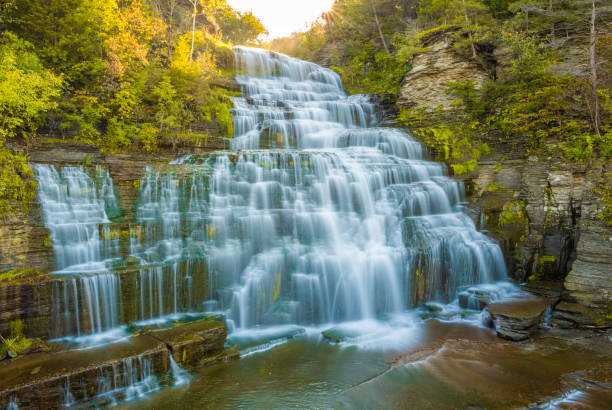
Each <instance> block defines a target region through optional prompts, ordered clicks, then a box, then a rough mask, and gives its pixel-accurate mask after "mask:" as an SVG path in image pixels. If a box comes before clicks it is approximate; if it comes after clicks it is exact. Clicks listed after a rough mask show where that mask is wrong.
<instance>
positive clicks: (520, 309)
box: [485, 297, 551, 341]
mask: <svg viewBox="0 0 612 410" xmlns="http://www.w3.org/2000/svg"><path fill="white" fill-rule="evenodd" d="M550 305H551V301H550V300H548V299H543V298H537V297H529V298H527V299H519V300H509V301H503V302H495V303H491V304H489V305H487V307H485V311H486V312H487V314H488V316H489V318H490V321H491V322H492V325H493V327H494V328H495V331H496V332H497V335H498V336H499V337H501V338H503V339H508V340H513V341H521V340H526V339H529V337H530V336H531V335H532V333H533V332H534V331H535V330H536V329H537V328H538V326H539V324H540V322H541V321H542V318H543V317H544V315H545V314H546V311H547V309H548V308H549V306H550Z"/></svg>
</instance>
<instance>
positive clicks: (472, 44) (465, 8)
mask: <svg viewBox="0 0 612 410" xmlns="http://www.w3.org/2000/svg"><path fill="white" fill-rule="evenodd" d="M461 1H462V2H463V13H464V17H465V23H466V24H467V29H468V30H467V32H468V39H469V40H470V48H471V49H472V58H473V59H474V60H476V58H477V57H478V56H477V55H476V47H475V46H474V39H473V38H472V28H471V24H470V19H469V17H468V13H467V6H466V5H465V0H461Z"/></svg>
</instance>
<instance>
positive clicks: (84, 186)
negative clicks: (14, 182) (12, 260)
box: [34, 165, 118, 272]
mask: <svg viewBox="0 0 612 410" xmlns="http://www.w3.org/2000/svg"><path fill="white" fill-rule="evenodd" d="M34 170H35V173H36V179H37V180H38V200H39V202H40V204H41V206H42V213H43V219H44V221H45V225H46V226H47V228H49V231H50V232H51V241H52V243H53V251H54V254H55V261H56V267H57V269H58V270H61V271H77V272H85V271H99V270H103V269H104V268H105V264H104V260H105V259H107V258H111V257H116V256H118V255H117V254H116V253H115V252H116V251H117V247H116V246H114V245H113V238H111V235H104V236H103V237H101V236H100V228H101V227H103V226H104V224H107V223H109V222H110V221H109V219H108V216H107V212H106V211H107V209H112V208H117V207H118V204H117V199H116V197H115V191H114V187H113V180H112V178H111V177H110V174H109V173H108V171H107V170H105V169H102V168H98V169H97V170H96V177H95V179H94V178H91V177H90V176H89V175H88V174H87V173H86V172H85V170H84V169H83V168H80V167H63V168H62V169H61V174H60V173H58V172H57V170H56V169H55V167H54V166H52V165H36V166H35V167H34Z"/></svg>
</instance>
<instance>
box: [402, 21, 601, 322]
mask: <svg viewBox="0 0 612 410" xmlns="http://www.w3.org/2000/svg"><path fill="white" fill-rule="evenodd" d="M422 46H423V47H426V48H427V51H425V52H423V53H421V54H418V55H416V56H415V57H414V58H413V61H412V66H413V69H412V70H411V71H410V72H408V74H407V75H406V77H405V79H404V81H403V83H402V87H401V90H400V92H399V95H398V101H397V104H398V106H399V107H401V108H409V109H417V108H419V107H420V108H421V109H423V111H424V112H430V113H433V112H436V115H437V116H441V117H442V118H444V117H446V118H451V117H453V116H455V115H456V114H457V111H456V110H457V108H456V107H454V106H453V104H452V102H453V97H451V96H450V95H449V93H448V90H449V85H448V83H449V82H452V81H463V82H465V81H468V80H472V81H474V83H475V85H476V88H477V89H478V88H480V87H481V86H482V85H483V84H484V82H485V81H487V80H488V79H490V78H494V77H495V76H496V75H497V73H496V68H498V67H500V66H503V65H504V64H505V63H507V61H505V58H506V57H505V55H504V50H495V51H492V52H491V51H490V50H488V51H489V52H488V54H487V53H485V55H486V57H485V58H484V60H485V61H484V62H483V61H480V62H479V63H477V62H475V61H473V60H471V59H467V58H465V57H464V56H462V55H461V54H460V53H458V52H457V51H456V50H455V49H454V48H453V44H452V42H451V41H450V37H449V36H447V35H446V33H444V32H442V33H438V34H437V35H436V36H431V37H425V38H423V40H422ZM569 54H570V55H571V54H572V53H569ZM570 63H571V62H570ZM568 64H569V63H568V62H565V65H566V66H567V65H568ZM442 121H444V119H442ZM490 145H491V146H492V147H493V150H492V152H491V153H490V154H489V155H486V156H483V157H481V158H480V159H479V161H478V168H477V169H476V170H475V171H472V172H468V173H466V174H463V175H458V176H456V178H459V179H461V180H463V181H464V183H465V184H466V189H467V192H468V194H469V196H470V201H471V203H472V204H473V206H474V218H475V219H476V220H477V221H478V222H480V223H481V224H484V225H486V228H487V229H488V230H489V232H490V234H491V235H492V236H494V237H496V238H497V239H498V240H499V242H500V244H501V245H502V247H503V249H504V252H505V255H506V258H507V262H508V267H509V271H510V273H511V275H512V276H513V277H514V278H515V279H516V280H517V281H519V282H527V287H528V288H530V290H531V291H533V292H534V293H541V294H547V295H551V294H553V295H558V296H559V303H557V304H556V306H555V309H554V311H553V314H552V318H553V321H554V323H555V324H556V325H558V326H561V327H575V326H580V327H595V328H597V327H609V326H611V325H612V315H611V312H612V247H611V245H612V229H611V227H609V226H606V225H605V224H604V222H602V221H601V220H600V218H599V217H598V215H599V214H600V213H601V211H602V210H603V207H604V204H603V201H602V198H601V196H600V195H599V194H598V193H597V186H598V185H601V184H604V185H605V184H607V185H608V186H609V185H610V184H612V178H611V175H612V174H611V171H612V170H611V169H610V164H608V163H602V162H598V161H595V162H593V163H589V164H585V163H571V162H568V161H566V160H564V159H562V158H557V157H543V156H538V155H527V154H526V152H527V148H526V147H521V145H520V143H518V144H517V143H513V144H509V143H503V142H495V141H494V142H493V143H491V144H490Z"/></svg>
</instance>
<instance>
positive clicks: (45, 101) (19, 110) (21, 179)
mask: <svg viewBox="0 0 612 410" xmlns="http://www.w3.org/2000/svg"><path fill="white" fill-rule="evenodd" d="M60 85H61V79H60V78H58V77H56V76H54V75H53V74H52V73H51V72H49V71H48V70H45V69H44V68H43V66H42V64H41V63H40V61H39V59H38V57H37V56H36V54H35V53H34V47H33V46H32V44H29V43H28V42H25V41H23V40H21V39H19V38H18V37H17V36H16V35H14V34H12V33H10V32H5V33H2V34H1V35H0V90H2V92H1V93H0V216H4V215H5V214H6V213H8V212H10V211H12V210H13V209H14V206H13V205H14V204H15V203H17V204H19V205H21V207H22V208H26V207H27V205H28V203H29V202H31V201H33V200H34V197H35V195H36V193H35V187H36V183H35V180H34V178H33V177H34V175H33V173H32V170H31V169H30V167H29V166H28V162H27V158H26V156H25V155H23V154H21V153H19V152H14V151H13V150H11V149H8V148H4V144H5V142H6V141H7V140H12V142H18V143H19V142H20V143H23V142H27V141H28V140H29V139H30V137H31V136H32V134H33V133H34V132H35V131H36V129H37V128H38V127H39V126H40V125H42V124H43V123H44V119H45V114H46V113H47V112H49V111H50V110H52V109H54V108H55V106H56V104H55V99H56V98H57V97H58V96H59V95H60Z"/></svg>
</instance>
